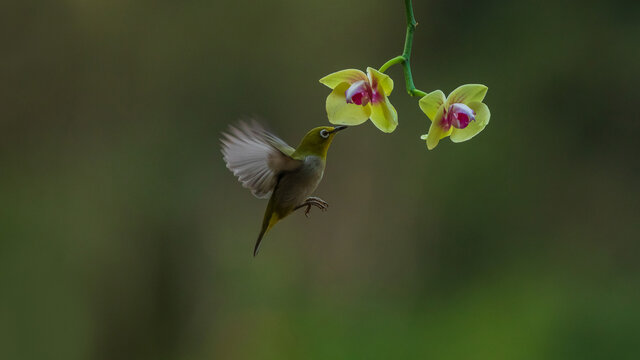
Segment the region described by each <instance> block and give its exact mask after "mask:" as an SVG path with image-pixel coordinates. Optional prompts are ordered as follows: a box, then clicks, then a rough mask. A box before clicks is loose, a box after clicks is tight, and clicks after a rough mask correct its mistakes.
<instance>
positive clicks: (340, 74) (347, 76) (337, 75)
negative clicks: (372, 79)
mask: <svg viewBox="0 0 640 360" xmlns="http://www.w3.org/2000/svg"><path fill="white" fill-rule="evenodd" d="M360 80H365V81H369V78H368V77H367V74H365V73H364V72H362V71H360V70H357V69H347V70H340V71H336V72H334V73H332V74H329V75H327V76H325V77H323V78H322V79H320V83H322V84H324V85H326V86H328V87H330V88H331V89H335V87H336V86H338V85H340V84H341V83H343V82H346V83H349V84H353V83H354V82H356V81H360Z"/></svg>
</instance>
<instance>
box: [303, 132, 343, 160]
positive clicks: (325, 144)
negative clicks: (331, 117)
mask: <svg viewBox="0 0 640 360" xmlns="http://www.w3.org/2000/svg"><path fill="white" fill-rule="evenodd" d="M346 128H347V126H344V125H340V126H336V127H332V126H320V127H317V128H314V129H311V130H310V131H309V132H308V133H307V135H305V136H304V138H302V141H300V145H298V148H297V149H296V152H298V153H300V154H304V155H317V156H321V157H323V158H324V157H325V156H327V150H329V145H331V141H332V140H333V137H334V136H336V133H337V132H338V131H340V130H344V129H346Z"/></svg>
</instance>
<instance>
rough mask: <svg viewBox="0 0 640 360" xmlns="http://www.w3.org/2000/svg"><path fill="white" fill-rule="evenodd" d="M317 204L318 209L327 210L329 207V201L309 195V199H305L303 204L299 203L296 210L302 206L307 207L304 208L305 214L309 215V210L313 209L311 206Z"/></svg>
mask: <svg viewBox="0 0 640 360" xmlns="http://www.w3.org/2000/svg"><path fill="white" fill-rule="evenodd" d="M312 205H313V206H315V207H317V208H318V209H320V210H322V211H327V208H328V207H329V203H327V202H326V201H324V200H322V199H320V198H318V197H314V196H312V197H309V198H307V200H305V201H304V202H303V203H302V204H301V205H298V206H297V207H296V210H297V209H299V208H301V207H305V206H306V207H307V208H306V209H305V210H304V216H306V217H309V212H310V211H311V206H312Z"/></svg>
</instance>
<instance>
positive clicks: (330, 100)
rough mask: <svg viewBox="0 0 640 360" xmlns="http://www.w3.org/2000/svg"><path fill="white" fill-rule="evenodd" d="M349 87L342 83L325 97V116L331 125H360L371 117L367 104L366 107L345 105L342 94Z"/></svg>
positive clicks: (345, 99)
mask: <svg viewBox="0 0 640 360" xmlns="http://www.w3.org/2000/svg"><path fill="white" fill-rule="evenodd" d="M349 86H350V85H349V84H348V83H346V82H343V83H341V84H339V85H338V86H336V87H335V89H333V91H331V94H329V96H327V104H326V105H327V116H328V117H329V122H330V123H332V124H338V125H360V124H362V123H363V122H365V121H367V119H368V118H369V116H370V115H371V107H370V106H369V105H368V104H367V105H366V106H362V105H356V104H347V98H346V97H345V95H344V93H345V91H347V89H348V88H349Z"/></svg>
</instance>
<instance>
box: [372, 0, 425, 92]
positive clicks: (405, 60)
mask: <svg viewBox="0 0 640 360" xmlns="http://www.w3.org/2000/svg"><path fill="white" fill-rule="evenodd" d="M404 5H405V12H406V14H407V35H406V36H405V39H404V51H403V52H402V55H400V56H396V57H394V58H393V59H391V60H389V61H387V62H386V63H384V65H382V66H381V67H380V72H385V71H386V70H387V69H388V68H389V67H391V66H393V65H396V64H402V69H403V70H404V81H405V84H406V87H407V93H408V94H409V95H410V96H419V97H423V96H425V95H427V93H425V92H424V91H421V90H418V89H416V87H415V85H414V84H413V75H411V64H410V61H409V59H410V58H411V45H412V44H413V32H414V31H415V30H416V25H418V23H417V22H416V19H415V18H414V17H413V6H412V5H411V0H404Z"/></svg>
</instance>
